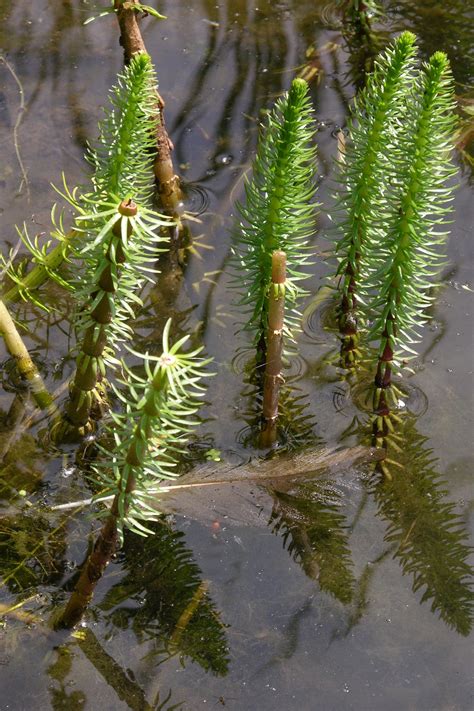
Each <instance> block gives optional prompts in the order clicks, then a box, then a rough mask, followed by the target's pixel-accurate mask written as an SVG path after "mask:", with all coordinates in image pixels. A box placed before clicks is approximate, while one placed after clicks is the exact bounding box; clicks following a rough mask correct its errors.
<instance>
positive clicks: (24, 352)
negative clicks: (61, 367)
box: [0, 300, 58, 415]
mask: <svg viewBox="0 0 474 711" xmlns="http://www.w3.org/2000/svg"><path fill="white" fill-rule="evenodd" d="M0 334H1V335H2V336H3V339H4V341H5V346H6V348H7V350H8V352H9V353H10V355H11V356H12V358H14V359H15V361H16V366H17V368H18V371H19V373H20V375H21V376H22V378H24V379H25V380H27V381H28V382H29V384H30V386H31V393H32V395H33V398H34V399H35V402H36V404H37V405H38V407H40V408H41V409H42V410H47V411H48V412H49V413H50V414H51V415H57V414H58V411H57V408H56V406H55V405H54V401H53V398H52V397H51V395H50V394H49V392H48V390H47V388H46V386H45V384H44V382H43V379H42V377H41V375H40V374H39V371H38V368H37V367H36V365H35V364H34V363H33V361H32V359H31V357H30V354H29V353H28V349H27V347H26V346H25V344H24V343H23V340H22V338H21V336H20V334H19V333H18V331H17V329H16V326H15V323H14V321H13V319H12V317H11V316H10V313H9V311H8V309H7V307H6V306H5V304H4V303H3V301H1V300H0Z"/></svg>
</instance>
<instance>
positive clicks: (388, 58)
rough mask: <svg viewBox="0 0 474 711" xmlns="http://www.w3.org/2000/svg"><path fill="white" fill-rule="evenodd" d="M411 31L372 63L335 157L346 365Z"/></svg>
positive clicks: (353, 345) (404, 87)
mask: <svg viewBox="0 0 474 711" xmlns="http://www.w3.org/2000/svg"><path fill="white" fill-rule="evenodd" d="M414 43H415V36H414V35H413V34H412V33H411V32H404V33H403V34H402V35H400V37H398V39H397V40H396V41H395V43H394V44H393V46H391V47H390V48H389V49H388V50H386V51H385V52H384V53H383V54H382V55H381V56H379V58H378V59H377V60H376V62H375V68H374V71H373V72H372V74H371V75H370V76H369V78H368V81H367V85H366V87H365V89H364V90H363V91H362V92H360V94H359V96H358V97H357V99H356V101H355V102H354V106H353V110H352V117H351V120H350V123H349V139H348V141H347V143H346V147H345V155H344V160H343V161H342V162H341V165H340V168H341V173H340V182H341V189H340V190H339V192H338V207H339V215H338V217H337V219H338V228H339V233H342V236H341V237H340V238H339V239H338V242H337V244H336V256H337V259H338V262H339V266H338V269H337V272H336V276H338V277H340V284H339V288H340V292H341V303H340V307H339V328H340V331H341V334H342V347H341V359H342V362H343V365H344V366H345V367H351V366H352V365H353V364H354V363H355V361H356V360H357V356H358V352H359V351H358V341H359V323H358V321H359V316H360V313H359V311H360V296H359V290H360V283H361V273H360V270H361V264H362V263H363V261H364V259H365V256H366V253H367V250H368V244H369V241H370V242H371V243H372V242H374V241H376V240H377V239H378V238H380V236H381V224H380V223H381V220H383V218H384V216H385V211H386V202H385V198H384V195H385V192H386V190H387V187H388V185H389V184H390V180H391V177H392V166H391V161H390V158H389V156H388V153H389V147H390V146H391V145H392V144H393V142H394V141H395V140H396V137H397V135H398V134H400V133H401V132H402V131H403V130H404V126H403V115H404V108H405V103H406V96H407V91H408V90H409V89H410V88H411V86H412V73H413V69H414V55H415V47H414Z"/></svg>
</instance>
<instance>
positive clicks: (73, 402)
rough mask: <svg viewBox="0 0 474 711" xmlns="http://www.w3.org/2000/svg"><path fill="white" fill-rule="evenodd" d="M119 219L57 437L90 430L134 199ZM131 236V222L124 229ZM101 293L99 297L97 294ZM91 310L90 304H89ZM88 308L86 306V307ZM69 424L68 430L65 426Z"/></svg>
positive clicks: (125, 203)
mask: <svg viewBox="0 0 474 711" xmlns="http://www.w3.org/2000/svg"><path fill="white" fill-rule="evenodd" d="M118 211H119V213H120V214H121V215H122V217H121V218H120V219H119V220H118V221H117V222H116V223H115V224H114V226H113V227H112V230H111V232H110V239H109V245H108V249H107V252H106V255H105V261H106V263H105V266H104V268H103V269H102V271H101V272H100V274H99V275H98V277H97V287H98V288H97V290H96V291H95V292H93V293H92V294H91V302H92V304H96V305H95V307H94V309H93V310H92V311H91V313H90V318H91V321H92V323H91V324H90V325H89V326H88V328H87V329H86V331H85V333H84V337H83V341H82V346H81V352H80V354H79V356H78V358H77V367H76V375H75V378H74V382H73V384H72V386H71V392H70V402H69V406H68V408H67V411H66V417H65V420H66V426H65V428H64V431H63V432H62V433H61V435H60V437H63V436H70V435H73V434H74V433H77V432H81V431H83V430H87V429H90V426H91V425H90V412H91V408H92V405H93V403H94V397H93V391H94V389H95V388H96V385H97V382H98V380H99V377H100V375H101V373H102V371H103V354H104V350H105V348H106V346H107V326H108V324H109V323H110V322H111V320H112V318H113V298H114V293H115V291H116V279H117V276H118V269H119V267H120V265H121V264H123V263H124V261H125V255H124V251H123V245H122V222H123V220H124V219H126V218H128V217H134V216H135V215H136V214H137V212H138V207H137V205H136V204H135V203H134V202H133V200H123V201H122V202H121V203H120V205H119V207H118ZM126 230H127V233H128V237H130V234H131V227H130V223H129V222H128V220H127V227H126ZM101 292H102V296H101V297H100V298H98V297H99V296H100V293H101ZM89 307H90V305H89ZM86 308H87V307H86ZM68 425H69V427H68ZM68 430H69V431H68Z"/></svg>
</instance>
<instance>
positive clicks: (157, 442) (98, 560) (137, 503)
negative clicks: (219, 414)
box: [62, 320, 209, 625]
mask: <svg viewBox="0 0 474 711" xmlns="http://www.w3.org/2000/svg"><path fill="white" fill-rule="evenodd" d="M170 326H171V320H168V322H167V324H166V327H165V329H164V331H163V351H162V354H161V355H160V356H158V357H157V356H151V355H145V356H141V357H143V360H144V369H145V373H146V376H145V377H141V376H139V375H138V374H137V373H135V372H134V371H132V370H130V369H129V368H128V367H127V366H126V365H125V363H124V362H123V361H122V364H121V365H122V369H123V372H124V374H125V376H126V380H124V381H122V384H123V385H125V386H126V389H125V390H118V388H117V387H114V390H115V393H116V395H117V397H118V398H119V399H120V400H121V401H122V403H123V412H122V413H111V423H110V424H109V425H108V426H107V427H106V430H105V433H104V434H105V437H107V435H108V440H109V442H110V443H111V446H110V447H107V446H106V445H104V444H102V445H99V452H100V456H99V459H98V461H97V462H96V463H94V464H93V465H92V471H93V473H92V474H91V481H93V482H94V483H95V484H96V485H97V486H98V487H99V488H100V493H99V494H98V495H97V497H96V499H97V500H98V501H101V500H104V499H108V498H111V497H113V501H112V506H111V508H110V509H105V510H104V511H102V512H100V513H99V514H98V516H99V518H100V517H102V518H105V523H104V525H103V527H102V530H101V531H100V533H99V536H98V538H97V540H96V543H95V546H94V550H93V552H92V553H91V555H90V556H89V558H88V560H87V561H86V564H85V566H84V568H83V570H82V573H81V576H80V578H79V581H78V584H77V586H76V589H75V591H74V593H73V595H72V596H71V598H70V600H69V603H68V606H67V608H66V611H65V612H64V615H63V616H62V622H63V623H64V624H67V625H70V624H74V623H75V622H76V621H77V620H78V619H79V618H80V616H81V615H82V612H83V611H84V609H85V606H86V605H87V603H88V601H89V599H90V597H91V595H92V593H93V589H94V587H95V584H96V583H97V580H98V579H99V578H100V576H101V575H102V572H103V570H104V568H105V566H106V565H107V563H108V562H109V561H110V558H111V556H112V554H113V553H114V552H115V550H116V548H117V546H118V544H119V541H120V539H121V538H122V535H123V528H124V527H126V528H128V529H130V530H131V531H134V532H135V533H137V534H139V535H141V536H147V535H148V534H150V533H151V532H152V531H151V530H150V529H149V528H147V526H146V525H144V522H146V521H156V520H157V519H158V517H159V505H158V507H157V505H156V497H157V494H159V484H160V482H161V481H162V480H163V479H169V478H173V477H174V476H176V474H175V473H174V472H175V469H176V464H177V460H178V457H179V452H180V449H181V448H182V447H183V446H184V443H185V442H186V439H187V436H188V434H189V432H190V430H191V429H192V428H193V426H194V425H196V424H197V422H196V421H195V420H194V419H193V415H194V414H195V413H196V411H197V409H198V398H199V397H200V396H202V394H203V392H204V388H203V387H202V385H200V381H201V380H202V378H203V377H204V374H205V372H204V367H205V366H206V364H207V363H208V362H209V361H208V360H203V359H202V358H199V357H198V356H199V353H200V351H201V350H202V349H198V350H195V351H192V352H190V353H185V352H184V351H182V346H183V345H184V344H185V343H186V341H187V340H188V339H189V336H184V337H183V338H181V339H180V340H178V341H177V342H176V343H175V344H174V345H170V344H169V330H170ZM136 355H137V354H136ZM153 502H155V505H153V506H152V505H151V504H152V503H153Z"/></svg>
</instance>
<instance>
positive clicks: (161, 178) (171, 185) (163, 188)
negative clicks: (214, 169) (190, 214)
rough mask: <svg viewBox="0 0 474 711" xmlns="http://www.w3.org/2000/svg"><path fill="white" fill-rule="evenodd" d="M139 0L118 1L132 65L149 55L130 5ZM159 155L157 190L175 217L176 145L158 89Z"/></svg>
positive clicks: (178, 196)
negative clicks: (136, 56)
mask: <svg viewBox="0 0 474 711" xmlns="http://www.w3.org/2000/svg"><path fill="white" fill-rule="evenodd" d="M136 4H137V2H136V0H130V2H128V3H127V4H126V5H124V3H123V2H122V1H121V0H115V3H114V6H115V12H116V15H117V20H118V23H119V27H120V44H121V45H122V47H123V50H124V60H125V64H129V62H130V60H131V58H132V56H133V55H134V54H137V53H138V52H145V53H146V54H148V52H147V50H146V47H145V43H144V41H143V37H142V34H141V31H140V28H139V26H138V12H137V11H136V10H135V9H133V8H131V7H130V6H131V5H136ZM156 108H157V116H156V157H155V161H154V165H153V169H154V172H155V178H156V182H157V191H158V195H159V197H160V201H161V204H162V206H163V209H165V210H166V211H167V212H168V213H169V214H170V215H173V216H176V213H177V207H178V203H179V202H180V199H181V190H180V186H179V178H178V176H177V175H176V173H175V171H174V166H173V159H172V157H171V151H172V150H173V144H172V142H171V140H170V138H169V136H168V133H167V131H166V125H165V118H164V108H165V102H164V101H163V99H162V97H161V95H160V94H159V92H158V89H156Z"/></svg>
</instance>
